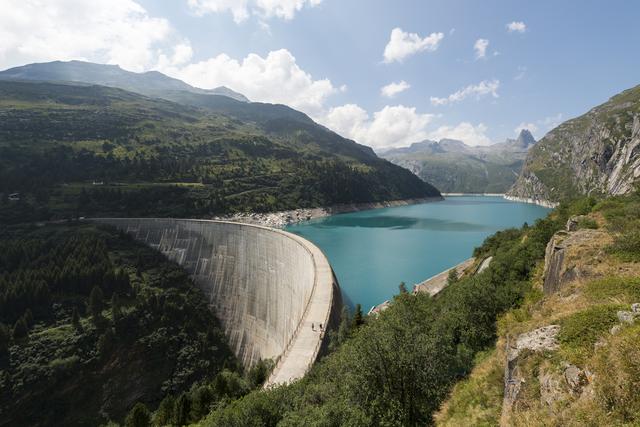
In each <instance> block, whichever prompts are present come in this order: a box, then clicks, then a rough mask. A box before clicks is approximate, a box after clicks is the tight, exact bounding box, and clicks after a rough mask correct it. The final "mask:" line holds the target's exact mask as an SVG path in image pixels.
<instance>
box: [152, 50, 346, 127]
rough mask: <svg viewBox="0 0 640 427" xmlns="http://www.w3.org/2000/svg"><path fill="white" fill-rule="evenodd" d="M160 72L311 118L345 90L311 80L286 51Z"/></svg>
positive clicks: (223, 58) (221, 57)
mask: <svg viewBox="0 0 640 427" xmlns="http://www.w3.org/2000/svg"><path fill="white" fill-rule="evenodd" d="M160 71H163V72H166V73H167V74H169V75H171V76H173V77H176V78H179V79H182V80H184V81H186V82H187V83H189V84H191V85H193V86H197V87H201V88H205V89H211V88H214V87H217V86H228V87H229V88H231V89H233V90H235V91H238V92H240V93H242V94H244V95H245V96H247V97H248V98H249V99H251V100H252V101H261V102H271V103H282V104H286V105H289V106H291V107H293V108H296V109H299V110H302V111H304V112H305V113H307V114H309V115H312V116H318V115H320V114H321V113H322V111H323V109H324V104H325V101H326V100H327V97H329V96H330V95H332V94H334V93H337V92H338V91H344V90H346V87H344V86H343V87H340V88H336V87H335V86H334V85H333V84H332V83H331V81H330V80H328V79H318V80H316V79H314V78H313V77H312V76H311V74H309V73H307V72H306V71H304V70H303V69H302V68H300V66H299V65H298V64H297V62H296V58H295V57H294V56H293V55H292V54H291V52H289V51H288V50H286V49H280V50H276V51H271V52H269V53H268V54H267V55H266V56H265V57H262V56H260V55H258V54H255V53H251V54H249V55H247V57H246V58H244V59H242V60H241V61H240V60H237V59H234V58H231V57H230V56H228V55H226V54H220V55H218V56H215V57H213V58H210V59H207V60H204V61H200V62H196V63H191V64H188V65H185V66H183V67H167V68H164V69H161V70H160Z"/></svg>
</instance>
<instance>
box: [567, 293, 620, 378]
mask: <svg viewBox="0 0 640 427" xmlns="http://www.w3.org/2000/svg"><path fill="white" fill-rule="evenodd" d="M622 308H623V306H621V305H618V304H602V305H596V306H592V307H589V308H587V309H585V310H582V311H579V312H577V313H574V314H572V315H570V316H568V317H566V318H564V319H563V320H562V321H561V322H560V326H561V329H560V333H559V334H558V341H559V342H560V354H561V355H562V356H563V357H564V358H565V359H566V360H568V361H569V362H571V363H573V364H575V365H579V366H584V364H585V362H586V361H587V359H588V358H589V357H590V356H591V355H592V354H593V351H594V344H595V343H596V341H598V339H599V338H600V337H601V336H602V335H603V334H604V333H605V332H607V331H609V329H611V327H612V326H613V325H615V324H616V323H618V319H617V317H616V312H617V311H618V310H620V309H622Z"/></svg>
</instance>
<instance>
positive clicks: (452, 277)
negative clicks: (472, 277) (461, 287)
mask: <svg viewBox="0 0 640 427" xmlns="http://www.w3.org/2000/svg"><path fill="white" fill-rule="evenodd" d="M457 281H458V270H457V269H456V268H452V269H451V270H449V276H447V285H452V284H454V283H456V282H457Z"/></svg>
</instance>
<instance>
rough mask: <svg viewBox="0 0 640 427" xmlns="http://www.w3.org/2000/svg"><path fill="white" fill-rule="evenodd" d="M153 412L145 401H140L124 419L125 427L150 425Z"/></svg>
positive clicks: (145, 426) (147, 426) (146, 426)
mask: <svg viewBox="0 0 640 427" xmlns="http://www.w3.org/2000/svg"><path fill="white" fill-rule="evenodd" d="M150 425H151V414H150V413H149V410H148V409H147V407H146V405H145V404H144V403H141V402H138V403H136V405H135V406H134V407H133V409H132V410H131V411H130V412H129V415H127V418H126V419H125V420H124V426H125V427H149V426H150Z"/></svg>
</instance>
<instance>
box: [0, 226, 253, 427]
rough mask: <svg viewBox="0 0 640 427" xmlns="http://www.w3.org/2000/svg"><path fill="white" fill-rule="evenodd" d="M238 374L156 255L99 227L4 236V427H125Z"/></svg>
mask: <svg viewBox="0 0 640 427" xmlns="http://www.w3.org/2000/svg"><path fill="white" fill-rule="evenodd" d="M236 366H238V364H237V362H236V360H235V357H234V356H233V354H232V353H231V350H230V349H229V348H228V346H227V343H226V338H225V336H224V334H223V331H222V327H221V326H220V324H219V322H218V320H217V319H216V318H215V315H214V314H213V313H212V312H211V310H210V309H209V307H208V305H207V304H206V298H205V297H204V295H203V294H202V293H201V292H200V290H199V289H197V288H196V287H195V285H194V284H193V282H191V280H190V279H189V278H188V276H187V274H186V273H185V272H184V270H182V269H181V268H180V267H178V266H177V265H176V264H174V263H172V262H169V261H167V260H166V258H165V257H164V256H163V255H162V254H160V253H159V252H156V251H155V250H153V249H150V248H148V247H146V246H144V245H142V244H140V243H136V242H135V241H134V240H133V239H131V238H129V237H128V236H126V235H122V234H120V233H118V232H116V231H115V230H112V229H109V228H103V227H96V226H93V225H72V224H69V225H49V226H46V227H30V226H13V227H4V228H2V229H1V231H0V414H2V416H1V417H0V426H11V427H13V426H54V425H56V426H62V425H64V426H96V425H100V424H102V423H106V422H107V421H108V420H109V419H112V420H117V421H122V420H123V419H124V417H125V415H126V414H127V413H128V411H129V410H130V408H131V407H132V406H133V405H134V404H135V403H136V402H142V403H144V404H146V405H148V406H149V407H150V408H152V409H155V408H157V406H158V404H159V403H160V401H161V400H162V399H163V398H165V396H167V395H175V396H176V397H177V396H179V395H180V394H181V393H183V392H186V391H189V390H190V389H191V388H192V386H193V385H194V384H199V383H201V382H202V381H207V380H213V378H214V377H216V375H217V374H218V373H220V378H219V381H223V380H224V378H227V377H229V376H230V375H231V376H234V375H235V376H237V374H231V372H226V373H225V372H223V368H225V367H227V368H231V369H236V368H234V367H236ZM236 370H238V369H236ZM241 382H242V381H241ZM210 398H211V399H213V396H211V397H210ZM206 403H208V402H203V405H205V404H206ZM203 408H204V409H200V410H201V411H204V413H206V412H208V406H204V407H203ZM194 411H196V412H197V409H195V407H194ZM201 413H202V412H201Z"/></svg>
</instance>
